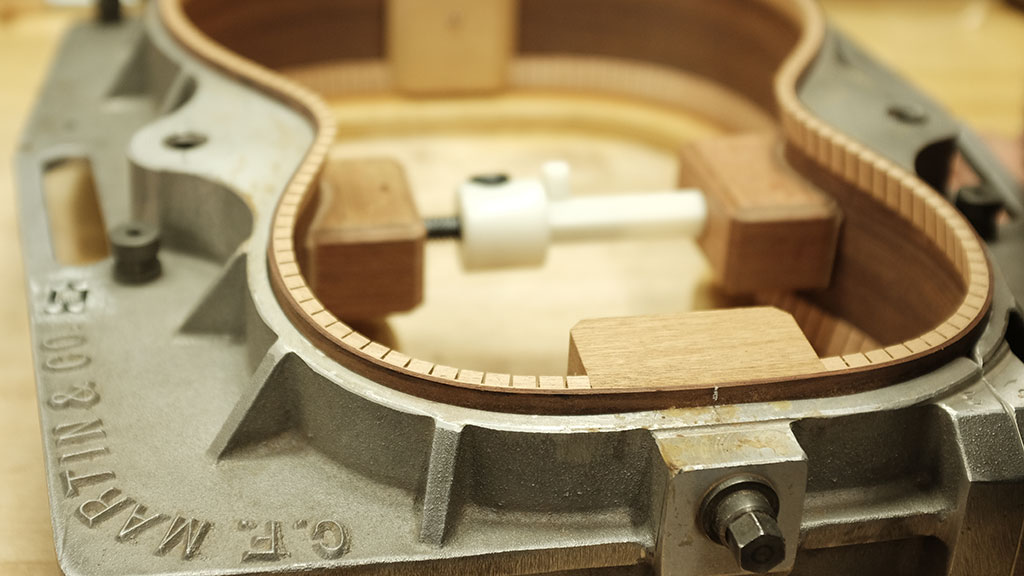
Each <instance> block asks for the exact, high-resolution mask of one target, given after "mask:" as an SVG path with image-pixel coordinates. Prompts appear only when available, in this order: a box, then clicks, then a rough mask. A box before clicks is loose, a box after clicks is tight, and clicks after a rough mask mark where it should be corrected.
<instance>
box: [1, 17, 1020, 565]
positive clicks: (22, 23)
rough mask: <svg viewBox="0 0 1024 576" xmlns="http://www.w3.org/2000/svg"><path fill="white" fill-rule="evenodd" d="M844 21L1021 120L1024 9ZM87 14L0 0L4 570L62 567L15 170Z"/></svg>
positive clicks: (915, 71)
mask: <svg viewBox="0 0 1024 576" xmlns="http://www.w3.org/2000/svg"><path fill="white" fill-rule="evenodd" d="M824 4H825V7H826V10H827V11H828V12H829V14H830V15H831V16H832V18H833V19H834V21H835V22H836V23H837V24H838V25H839V26H840V28H842V29H844V30H846V31H847V32H848V33H850V34H851V35H852V36H853V37H854V38H856V39H857V40H859V41H860V42H861V43H862V44H863V45H865V46H866V47H867V48H869V49H870V50H871V51H872V52H873V53H874V54H876V55H877V56H879V57H880V58H881V59H882V60H883V61H886V62H888V63H890V64H891V65H892V66H893V67H894V68H895V69H896V70H898V71H899V72H901V73H903V74H905V75H906V76H907V77H908V78H910V79H911V80H912V81H914V82H915V83H917V84H918V85H919V86H920V87H922V88H923V89H925V90H926V91H928V92H929V93H931V94H932V95H934V96H935V97H936V98H937V99H938V100H940V101H941V102H943V103H944V104H945V105H947V106H948V107H949V108H950V109H951V110H952V111H953V112H954V113H956V114H958V115H960V116H961V117H964V118H966V119H968V120H969V121H971V122H972V123H973V124H974V125H975V126H977V127H978V128H979V129H980V130H981V131H983V132H989V133H995V134H999V135H1003V136H1007V137H1016V136H1018V135H1020V134H1021V132H1022V128H1024V13H1020V12H1014V11H1012V10H1011V9H1010V8H1009V7H1008V6H1007V5H1006V4H1004V3H1002V2H996V1H994V0H899V1H893V0H825V1H824ZM87 14H88V12H84V11H81V10H68V9H60V10H56V9H50V8H45V7H44V6H43V5H42V3H41V2H40V1H39V0H0V72H2V74H3V82H2V83H0V234H2V235H3V242H0V259H2V261H3V262H4V263H5V264H6V268H5V271H4V272H3V273H2V274H0V290H2V292H0V293H2V294H3V299H2V301H0V434H2V437H3V438H4V440H5V445H4V452H3V453H4V457H3V458H2V459H0V574H4V575H12V576H23V575H44V574H59V573H60V572H59V570H58V568H57V566H56V559H55V556H54V551H53V541H52V533H51V530H50V522H49V511H48V505H47V502H46V490H45V477H44V473H43V466H42V450H41V446H40V439H39V431H38V418H37V410H36V402H35V387H34V384H33V376H32V358H31V351H30V346H29V336H28V322H27V313H26V309H25V294H24V288H23V279H22V275H21V265H20V251H19V246H18V238H17V222H16V218H15V210H14V186H13V175H12V174H11V160H10V158H11V156H12V155H13V152H14V149H15V146H16V141H17V135H18V132H19V131H20V129H21V127H22V125H23V124H24V121H25V116H26V114H27V113H28V111H29V110H30V108H31V106H32V102H33V100H34V95H35V93H36V90H37V89H38V86H39V84H40V82H41V81H42V79H43V76H44V74H45V72H46V70H47V67H48V62H49V60H50V58H51V57H52V55H53V51H54V48H55V46H56V43H57V41H58V40H59V38H60V36H61V35H62V33H63V31H64V30H66V28H67V26H68V25H69V24H70V23H71V22H72V21H73V20H74V19H76V18H81V17H84V16H86V15H87Z"/></svg>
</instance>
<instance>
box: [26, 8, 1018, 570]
mask: <svg viewBox="0 0 1024 576" xmlns="http://www.w3.org/2000/svg"><path fill="white" fill-rule="evenodd" d="M186 133H201V134H203V135H205V136H206V142H205V143H204V144H202V145H200V146H196V147H193V148H181V147H174V146H170V145H168V141H167V139H168V138H169V137H172V136H174V135H180V134H186ZM311 139H312V132H311V129H310V126H309V125H308V124H307V123H306V122H305V120H304V119H303V118H302V117H300V116H298V115H297V114H296V113H295V112H293V111H292V110H290V109H288V108H286V107H284V106H283V105H281V104H280V103H277V102H275V101H273V100H270V99H268V98H267V97H265V96H264V95H262V94H260V93H257V92H254V91H252V90H251V89H249V88H247V87H246V86H244V85H241V84H239V83H237V82H235V81H234V80H232V79H230V78H226V77H224V76H222V75H220V74H218V73H216V72H215V71H213V70H211V69H209V68H207V67H205V66H204V65H203V64H202V63H200V62H198V61H196V60H195V59H194V58H192V57H191V56H189V55H188V54H187V53H185V52H184V51H183V50H182V49H181V48H180V47H179V46H177V45H175V44H174V43H173V41H171V40H170V38H169V37H168V35H167V33H166V31H165V30H163V29H162V28H161V24H160V22H159V20H158V19H157V18H156V17H155V14H154V10H149V11H148V15H147V16H146V17H145V18H144V19H143V21H141V22H124V23H121V24H117V25H98V24H83V25H81V26H79V27H78V28H76V29H75V30H74V31H72V32H71V33H70V34H69V35H68V37H67V39H66V41H65V43H64V46H63V48H62V49H61V51H60V54H59V56H58V58H57V60H56V64H55V66H54V69H53V71H52V73H51V76H50V78H49V80H48V82H47V84H46V86H45V87H44V90H43V92H42V94H41V95H40V97H39V102H38V106H37V108H36V111H35V114H34V116H33V118H32V120H31V122H30V123H29V125H28V127H27V130H26V132H25V135H24V139H23V142H22V145H21V148H20V149H19V152H18V156H17V159H16V162H17V169H18V174H19V179H18V186H19V190H20V218H21V223H22V238H23V251H24V258H25V270H26V277H27V282H28V287H29V294H30V298H31V300H32V301H31V316H32V326H33V345H34V350H35V355H36V356H35V357H36V363H37V382H38V389H39V399H40V404H39V405H40V412H41V421H42V426H43V432H44V434H43V436H44V443H45V452H46V467H47V472H48V478H47V480H48V482H49V491H50V502H51V510H52V517H53V525H54V534H55V538H56V547H57V553H58V557H59V560H60V565H61V567H62V569H63V570H64V571H65V572H66V573H67V574H68V575H69V576H78V575H90V576H93V575H103V574H123V575H144V574H162V575H163V574H183V575H184V574H193V575H206V574H218V575H221V574H223V575H227V574H251V573H274V574H300V573H302V574H309V573H313V574H316V573H327V572H330V573H340V574H348V573H373V574H377V573H387V574H406V573H408V574H423V573H444V574H484V573H516V574H531V573H548V572H556V571H564V572H573V571H583V570H586V569H590V568H604V567H609V571H607V572H601V574H612V573H626V574H638V573H648V572H654V573H660V574H664V575H679V576H683V575H698V574H718V575H726V574H739V573H742V572H741V571H740V570H739V568H737V566H736V564H735V562H734V560H733V558H732V556H731V555H730V552H729V550H728V549H726V548H724V547H722V546H719V545H718V544H716V543H714V542H712V541H711V540H710V539H709V538H707V537H706V536H705V535H704V533H703V531H702V529H701V528H700V520H699V518H698V516H699V507H700V503H701V501H702V500H703V498H704V496H705V494H706V493H707V492H708V490H710V489H711V488H712V487H713V486H714V485H715V484H716V483H717V482H718V481H720V480H722V479H725V478H728V477H730V476H733V475H735V474H738V473H744V474H755V475H757V476H758V477H760V478H764V479H767V480H768V481H769V482H770V483H771V484H772V485H773V486H774V487H775V489H776V491H777V492H778V496H779V500H780V513H779V526H780V529H781V531H782V533H783V535H784V536H785V539H786V556H785V560H784V561H783V562H782V564H781V565H780V566H779V568H778V570H780V571H786V570H790V569H792V570H793V573H794V574H821V573H824V572H822V570H824V569H827V572H828V573H829V574H834V575H837V574H865V573H874V572H873V570H874V569H875V568H877V569H878V570H881V569H882V568H883V567H885V568H886V569H887V568H888V567H890V566H893V565H899V566H907V567H913V569H914V570H915V572H914V573H920V574H946V573H949V574H972V575H982V574H984V575H988V574H1011V573H1013V571H1014V569H1015V568H1016V569H1020V567H1019V566H1015V562H1016V555H1017V554H1016V553H1017V543H1018V536H1019V535H1020V529H1021V525H1022V521H1024V492H1022V486H1024V485H1022V478H1024V444H1022V442H1021V436H1020V431H1019V425H1020V423H1021V421H1022V420H1021V419H1022V415H1024V365H1022V364H1021V362H1020V361H1019V360H1018V359H1017V358H1016V356H1015V355H1014V354H1012V353H1011V351H1010V347H1009V345H1008V344H1007V343H1006V341H1005V339H1004V333H1005V331H1006V327H1007V324H1008V321H1010V319H1011V318H1013V316H1012V315H1013V314H1016V311H1015V308H1014V306H1015V304H1014V301H1013V298H1012V296H1011V295H1010V293H1009V290H1008V289H1007V288H1006V286H1005V285H1004V283H1003V282H1002V280H1001V279H999V278H997V282H996V285H997V288H996V294H995V297H994V300H993V311H992V313H991V314H990V318H989V319H988V324H987V326H986V329H985V333H984V335H983V337H982V338H981V340H980V342H979V343H978V345H977V347H976V348H975V350H974V354H973V356H972V357H970V358H966V357H965V358H959V359H956V360H954V361H952V362H950V363H948V364H947V365H945V366H943V367H941V368H939V369H937V370H935V371H934V372H932V373H930V374H927V375H924V376H921V377H919V378H915V379H913V380H909V381H907V382H905V383H902V384H899V385H895V386H891V387H888V388H884V389H880V390H877V391H874V392H870V393H863V394H857V395H852V396H845V397H839V398H830V399H821V400H803V401H795V402H775V403H770V404H749V405H740V406H711V407H705V408H692V409H678V410H666V411H656V412H643V413H630V414H611V415H599V416H530V415H512V414H498V413H491V412H483V411H476V410H471V409H465V408H459V407H453V406H447V405H442V404H439V403H435V402H431V401H427V400H423V399H420V398H417V397H413V396H409V395H405V394H402V393H400V392H397V391H395V390H393V389H390V388H387V387H385V386H382V385H379V384H376V383H374V382H372V381H369V380H367V379H366V378H363V377H360V376H358V375H356V374H354V373H351V372H350V371H348V370H346V369H344V368H342V367H340V366H339V365H338V364H336V363H335V362H333V361H331V360H330V359H328V358H327V357H325V356H324V355H323V354H322V353H321V352H320V351H318V350H317V349H316V348H315V347H314V346H313V345H312V344H310V343H309V342H308V341H307V340H306V339H305V338H304V337H303V336H301V335H300V334H299V332H298V331H297V330H296V328H294V327H293V326H292V325H291V324H290V323H289V321H288V319H287V318H286V317H285V314H284V313H283V311H282V310H281V309H280V307H279V306H278V304H277V301H276V300H275V298H274V296H273V294H272V291H271V287H270V285H269V283H268V279H267V278H268V276H267V270H266V266H267V263H266V258H265V246H266V244H267V240H268V234H269V230H270V224H269V218H270V214H271V209H272V206H273V205H274V202H275V200H276V198H277V197H278V196H279V195H280V193H281V192H282V190H283V189H284V186H285V184H286V182H287V181H288V179H289V177H290V176H291V174H292V172H293V170H294V169H295V167H296V166H297V165H298V163H299V161H300V159H301V158H300V157H301V154H302V153H303V151H304V150H305V148H306V147H307V146H308V145H309V143H310V142H311ZM68 158H87V159H88V160H89V161H90V163H91V165H92V168H93V171H94V176H95V179H96V183H97V187H98V189H99V193H100V202H101V206H102V211H103V214H104V216H105V218H106V223H107V225H108V226H109V227H114V226H116V225H118V224H121V223H124V222H127V221H131V220H141V221H144V222H149V223H151V224H154V225H158V226H159V228H160V229H161V231H162V234H163V241H164V244H163V248H162V249H161V252H160V260H161V264H162V268H163V273H162V275H161V276H160V277H159V279H157V280H155V281H152V282H149V283H144V284H139V285H127V284H121V283H118V282H116V281H115V280H114V275H113V272H112V269H113V263H112V262H111V261H110V260H105V261H102V262H100V263H98V264H94V265H90V266H85V267H67V266H61V265H59V264H58V263H57V262H56V260H55V258H54V256H53V250H52V248H51V239H50V234H49V232H48V222H47V215H46V209H47V207H46V205H45V202H44V196H43V194H42V175H43V173H44V171H45V169H46V167H47V166H49V165H52V164H53V163H55V162H59V161H62V160H64V159H68ZM794 562H796V564H795V567H794Z"/></svg>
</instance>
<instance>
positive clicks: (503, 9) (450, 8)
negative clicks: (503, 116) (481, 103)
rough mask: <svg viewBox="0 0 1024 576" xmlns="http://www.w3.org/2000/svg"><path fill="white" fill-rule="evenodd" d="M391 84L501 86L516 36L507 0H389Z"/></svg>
mask: <svg viewBox="0 0 1024 576" xmlns="http://www.w3.org/2000/svg"><path fill="white" fill-rule="evenodd" d="M387 27H388V32H387V38H388V57H389V60H390V63H391V70H392V74H393V75H394V81H395V86H396V87H398V88H399V89H400V90H404V91H406V92H414V93H424V94H435V95H436V94H460V93H467V92H469V93H472V92H491V91H496V90H499V89H501V88H502V87H504V85H505V80H506V77H507V69H508V66H507V64H508V61H509V59H510V58H511V56H512V53H513V49H514V45H515V37H516V3H515V2H514V1H513V0H430V1H429V2H428V1H424V0H389V1H388V4H387Z"/></svg>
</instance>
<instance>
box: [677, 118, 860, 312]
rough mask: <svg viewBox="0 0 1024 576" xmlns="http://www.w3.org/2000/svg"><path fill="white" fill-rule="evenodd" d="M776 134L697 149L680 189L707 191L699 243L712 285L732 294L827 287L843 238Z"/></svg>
mask: <svg viewBox="0 0 1024 576" xmlns="http://www.w3.org/2000/svg"><path fill="white" fill-rule="evenodd" d="M776 143H777V136H775V135H774V134H767V133H766V134H746V135H742V136H731V137H726V138H718V139H713V140H706V141H703V142H697V143H694V144H692V145H690V146H688V147H686V148H685V149H684V150H683V152H682V156H681V158H680V166H679V174H680V185H681V186H683V187H689V186H693V187H697V188H700V189H701V190H703V191H704V193H705V195H706V196H707V202H708V223H707V228H706V229H705V231H704V234H703V235H702V237H701V239H700V245H701V248H703V249H704V253H705V255H706V256H707V257H708V260H709V261H710V262H711V267H712V268H713V269H714V272H715V279H716V281H717V282H718V283H720V284H721V286H722V287H723V288H724V289H725V290H726V291H727V292H730V293H752V292H763V291H775V290H806V289H816V288H826V287H827V286H828V284H829V279H830V277H831V274H832V262H833V259H834V258H835V253H836V242H837V239H838V236H839V222H840V215H839V211H838V210H837V208H836V205H835V203H834V202H833V201H832V200H831V199H830V198H828V197H826V196H825V195H823V194H821V193H820V192H818V191H816V190H814V189H813V188H811V187H810V186H809V185H808V184H806V183H805V182H804V181H803V180H802V179H801V178H800V177H799V176H797V175H796V174H795V173H791V172H790V171H789V169H788V168H787V167H786V166H785V164H784V163H783V161H782V160H781V156H780V154H778V153H777V151H776Z"/></svg>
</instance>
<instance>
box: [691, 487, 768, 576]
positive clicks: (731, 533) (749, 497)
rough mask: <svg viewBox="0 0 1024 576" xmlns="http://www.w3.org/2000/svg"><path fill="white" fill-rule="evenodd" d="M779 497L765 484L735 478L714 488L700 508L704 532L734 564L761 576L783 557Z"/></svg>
mask: <svg viewBox="0 0 1024 576" xmlns="http://www.w3.org/2000/svg"><path fill="white" fill-rule="evenodd" d="M778 514H779V497H778V495H777V494H776V493H775V490H773V489H772V487H771V485H769V484H768V483H767V481H765V480H762V479H760V478H755V477H751V476H738V477H734V478H731V479H729V480H725V481H724V482H722V483H720V484H719V485H718V486H716V487H715V488H714V489H713V490H712V491H711V493H710V494H708V497H707V498H706V499H705V500H704V505H703V506H702V507H701V516H702V520H703V524H704V531H705V532H706V533H707V535H708V537H710V538H711V539H712V540H714V541H715V542H718V543H719V544H722V545H723V546H728V547H729V548H730V549H731V550H732V553H733V557H735V558H736V563H737V564H739V566H740V567H741V568H742V569H744V570H746V571H748V572H757V573H759V574H763V573H766V572H769V571H771V570H772V569H773V568H775V567H776V566H778V565H779V564H780V563H781V562H782V560H783V559H785V557H786V539H785V537H783V535H782V531H781V530H780V529H779V525H778V523H777V522H776V518H778Z"/></svg>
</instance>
